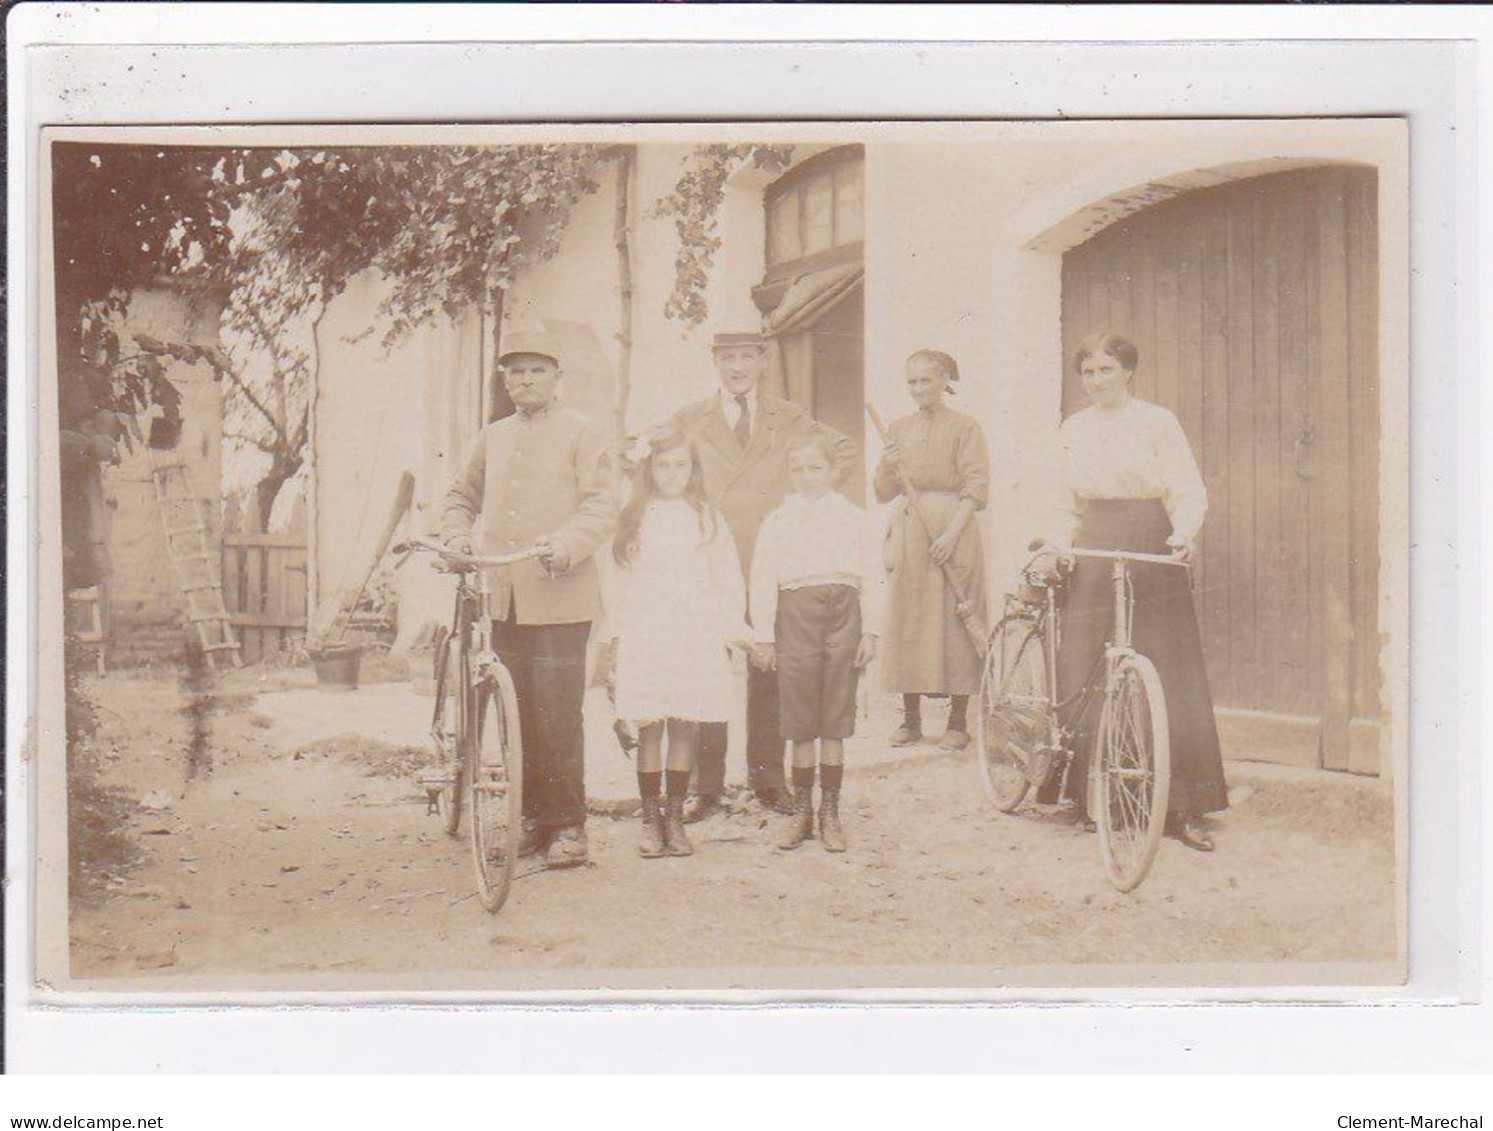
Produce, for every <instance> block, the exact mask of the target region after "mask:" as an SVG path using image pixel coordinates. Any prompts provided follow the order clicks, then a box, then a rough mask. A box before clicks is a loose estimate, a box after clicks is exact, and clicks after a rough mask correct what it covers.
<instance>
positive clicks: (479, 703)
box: [394, 538, 542, 912]
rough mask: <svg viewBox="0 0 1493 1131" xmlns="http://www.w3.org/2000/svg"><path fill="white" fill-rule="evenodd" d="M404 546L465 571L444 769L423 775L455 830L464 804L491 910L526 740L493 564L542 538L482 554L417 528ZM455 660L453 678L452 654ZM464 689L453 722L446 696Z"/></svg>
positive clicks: (445, 686)
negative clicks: (493, 610)
mask: <svg viewBox="0 0 1493 1131" xmlns="http://www.w3.org/2000/svg"><path fill="white" fill-rule="evenodd" d="M394 551H395V553H400V554H409V553H412V552H416V551H420V552H424V553H430V554H433V555H435V557H436V559H437V561H436V563H435V568H436V569H438V570H440V571H441V572H443V573H452V574H455V575H456V599H455V608H454V611H453V613H452V617H451V626H450V627H449V628H446V627H442V628H441V629H440V630H438V631H437V633H436V637H435V660H434V674H435V707H434V709H433V711H432V713H431V719H430V735H431V739H432V741H433V742H434V745H435V751H436V769H435V770H434V772H433V773H431V774H427V775H425V776H423V777H422V778H421V779H420V780H421V784H422V785H423V786H424V787H425V790H426V799H427V804H428V805H429V808H430V810H431V811H436V812H441V811H444V815H445V824H446V832H447V834H448V835H450V836H453V837H457V836H460V835H461V822H462V816H463V813H464V811H465V810H467V809H470V810H471V819H470V820H469V821H468V831H469V833H470V836H471V845H472V859H473V863H474V864H475V865H476V872H477V897H478V899H479V900H481V902H482V906H483V907H485V908H487V910H488V911H490V912H497V911H498V910H499V909H500V908H501V907H502V906H503V904H504V902H505V901H506V900H507V899H508V891H509V888H510V887H511V886H512V884H513V870H514V866H515V865H516V864H517V862H518V855H519V840H520V835H521V831H522V824H523V806H524V774H523V759H524V754H523V740H522V732H521V730H520V727H519V713H518V698H517V696H516V694H515V692H514V689H513V677H512V675H510V674H509V672H508V669H507V667H506V666H504V664H503V661H502V660H501V659H499V658H498V654H497V652H495V651H494V650H493V648H492V640H491V635H492V629H491V621H490V620H489V617H488V611H487V598H488V584H487V574H486V573H485V570H486V569H487V568H490V567H493V566H505V565H513V564H514V563H516V562H521V561H527V560H528V559H530V558H537V557H540V556H542V555H541V552H540V551H539V550H538V549H537V548H530V549H527V550H521V551H518V552H517V553H511V554H499V555H495V556H491V557H483V556H479V555H476V554H466V553H459V552H457V551H455V550H451V549H448V548H447V547H446V546H443V545H442V544H441V543H439V542H434V541H431V540H429V539H424V538H412V539H410V540H409V541H407V542H403V543H400V544H399V545H398V546H395V547H394ZM453 657H454V658H455V660H456V671H455V681H454V687H453V686H451V684H452V675H453V673H452V669H451V661H452V659H453ZM453 691H459V694H456V695H455V696H454V697H455V699H456V712H455V719H454V720H453V721H452V723H453V725H448V720H447V717H446V712H447V701H448V700H449V699H450V698H452V697H453Z"/></svg>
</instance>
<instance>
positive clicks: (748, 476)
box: [674, 332, 856, 821]
mask: <svg viewBox="0 0 1493 1131" xmlns="http://www.w3.org/2000/svg"><path fill="white" fill-rule="evenodd" d="M766 350H767V342H766V340H765V339H764V338H763V336H762V335H761V334H760V333H756V332H730V333H718V334H716V335H715V336H714V337H713V338H712V340H711V345H710V352H711V359H712V360H713V361H714V362H715V370H716V375H717V376H718V377H719V379H720V386H721V387H720V390H719V391H718V392H716V393H712V394H711V395H710V396H708V397H706V398H705V399H704V400H701V401H696V402H695V403H693V404H689V405H686V406H685V407H684V408H682V409H680V410H679V412H678V413H676V414H675V417H674V422H675V424H677V425H678V427H679V428H680V429H681V430H682V431H683V432H684V433H685V434H686V435H688V436H690V437H691V438H692V439H693V440H694V441H695V444H696V447H697V448H698V449H699V452H700V464H701V469H702V471H703V472H704V478H705V493H706V495H708V496H709V498H710V501H711V502H712V503H714V504H715V506H716V507H718V508H719V509H720V511H721V513H722V514H724V515H725V516H726V522H727V524H728V525H729V526H730V527H731V533H732V534H733V535H734V536H735V538H736V545H737V549H738V550H739V552H740V553H741V570H742V574H743V575H744V576H746V577H748V578H750V577H751V565H752V550H753V548H754V547H755V545H756V542H757V532H758V530H760V529H761V527H762V520H763V519H764V518H766V517H767V513H768V512H769V511H771V510H772V509H773V508H774V507H776V506H777V505H778V504H779V503H781V502H782V501H783V497H784V496H785V495H786V494H787V491H788V457H787V450H788V445H789V442H790V441H791V440H792V439H794V438H796V437H798V436H801V435H803V434H804V433H805V432H809V431H811V430H814V429H816V428H817V429H821V430H824V431H827V432H830V433H831V434H832V436H833V437H834V440H835V455H836V464H837V465H838V469H839V471H840V472H841V473H842V474H843V473H844V472H845V471H846V470H847V469H848V468H849V467H851V466H852V465H853V464H854V463H855V456H856V446H855V441H853V440H850V439H848V438H847V437H845V436H841V435H840V434H839V433H838V432H834V431H833V429H829V428H827V426H825V425H822V424H816V423H815V422H814V419H813V418H812V417H811V416H810V415H809V413H808V411H807V410H805V409H804V408H803V407H802V406H801V405H798V404H795V403H794V402H792V401H787V400H783V399H782V398H781V397H775V396H773V395H772V394H770V393H767V392H764V391H763V390H762V389H761V388H760V386H761V384H762V377H763V374H764V372H765V371H766ZM750 615H751V610H750V609H748V617H750ZM746 731H747V733H746V746H747V784H748V785H749V786H750V787H751V789H752V790H753V792H754V793H756V795H757V797H758V799H759V800H761V801H762V802H763V803H764V804H766V805H768V806H770V807H772V808H774V809H777V810H778V811H779V812H783V813H792V812H793V799H792V794H791V793H790V792H789V789H788V783H787V779H786V777H785V776H784V773H783V736H782V732H781V730H780V728H779V722H778V679H777V675H776V674H775V673H773V672H770V671H763V670H760V669H758V668H756V667H752V668H751V669H749V671H748V675H747V720H746ZM725 782H726V726H725V724H724V723H708V724H706V725H705V726H703V727H702V728H701V731H700V748H699V776H698V778H697V780H696V784H695V801H694V804H693V805H692V806H691V808H690V810H689V812H688V813H687V814H686V817H685V819H686V820H688V821H698V820H701V819H702V818H704V817H706V816H708V815H709V814H710V813H711V812H712V811H713V810H714V809H715V808H716V807H717V806H718V805H719V804H720V796H721V792H722V790H723V789H724V788H725Z"/></svg>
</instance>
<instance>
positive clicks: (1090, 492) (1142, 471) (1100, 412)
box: [1058, 397, 1208, 546]
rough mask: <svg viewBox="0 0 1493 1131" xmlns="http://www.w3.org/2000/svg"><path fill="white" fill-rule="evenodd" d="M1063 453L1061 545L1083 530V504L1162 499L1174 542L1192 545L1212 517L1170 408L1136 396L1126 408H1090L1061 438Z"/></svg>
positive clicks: (1073, 420) (1188, 448)
mask: <svg viewBox="0 0 1493 1131" xmlns="http://www.w3.org/2000/svg"><path fill="white" fill-rule="evenodd" d="M1058 438H1059V442H1060V444H1061V446H1062V452H1063V485H1064V492H1063V503H1062V508H1061V509H1062V512H1063V513H1062V516H1061V520H1060V521H1061V525H1062V529H1061V530H1060V531H1059V533H1060V534H1061V535H1063V537H1062V542H1063V544H1065V545H1066V544H1071V542H1072V540H1073V537H1074V536H1075V535H1076V534H1077V532H1078V522H1079V512H1080V507H1081V504H1082V502H1083V500H1085V499H1160V500H1161V502H1162V504H1163V505H1164V506H1165V507H1166V513H1167V517H1168V518H1170V519H1171V523H1172V541H1173V542H1174V543H1177V544H1181V545H1188V546H1190V545H1192V543H1193V542H1194V541H1195V540H1196V538H1197V535H1198V531H1199V530H1201V529H1202V526H1203V517H1204V516H1205V515H1206V514H1207V513H1208V489H1207V488H1206V487H1205V486H1204V485H1203V477H1202V475H1201V474H1200V473H1199V471H1198V465H1197V461H1196V460H1195V459H1194V458H1193V455H1192V446H1191V445H1190V444H1188V442H1187V435H1186V433H1184V432H1183V431H1182V425H1181V424H1180V423H1179V422H1178V421H1177V418H1176V417H1175V416H1173V415H1172V414H1171V412H1169V411H1168V410H1167V409H1164V408H1162V407H1161V406H1160V405H1158V404H1152V403H1151V402H1150V401H1143V400H1139V399H1137V398H1135V397H1131V398H1130V400H1129V401H1128V402H1126V404H1125V406H1124V407H1123V408H1119V409H1111V410H1106V409H1101V408H1100V407H1099V406H1098V405H1090V406H1089V407H1088V408H1086V409H1083V410H1082V411H1080V412H1076V413H1074V414H1073V415H1072V416H1070V417H1069V418H1068V419H1067V420H1065V421H1063V426H1062V428H1061V429H1060V430H1059V432H1058Z"/></svg>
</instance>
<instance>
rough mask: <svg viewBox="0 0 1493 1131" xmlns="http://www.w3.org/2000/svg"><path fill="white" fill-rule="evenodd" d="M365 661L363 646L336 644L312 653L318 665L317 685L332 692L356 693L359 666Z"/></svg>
mask: <svg viewBox="0 0 1493 1131" xmlns="http://www.w3.org/2000/svg"><path fill="white" fill-rule="evenodd" d="M362 659H363V646H362V645H361V644H334V645H332V646H330V647H327V648H318V649H317V650H316V651H314V652H312V653H311V662H312V663H313V664H315V665H316V683H317V686H318V687H325V688H327V689H328V690H330V691H356V690H357V688H358V665H359V664H360V663H361V661H362Z"/></svg>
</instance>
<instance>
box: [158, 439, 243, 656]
mask: <svg viewBox="0 0 1493 1131" xmlns="http://www.w3.org/2000/svg"><path fill="white" fill-rule="evenodd" d="M150 479H151V483H152V484H153V485H154V486H155V496H156V510H157V511H159V512H160V516H161V526H162V528H163V529H164V530H165V532H166V554H167V556H168V557H169V558H170V559H171V569H172V572H173V573H174V574H175V575H176V585H177V588H179V589H180V590H181V593H182V596H183V597H184V598H185V599H186V606H187V619H188V620H189V621H191V623H192V627H193V628H195V629H196V630H197V639H198V640H199V641H200V642H201V644H202V652H203V655H204V656H206V658H207V665H208V667H210V668H213V669H216V668H217V667H218V662H219V659H220V658H226V659H227V660H228V661H229V663H231V664H232V665H233V666H234V667H240V666H242V663H243V661H242V659H241V657H240V654H239V647H238V639H237V638H236V637H235V636H234V635H233V624H232V623H231V622H230V621H229V619H228V609H227V607H226V606H225V605H224V604H223V583H222V580H221V578H220V576H219V572H218V571H219V569H220V567H221V562H220V561H219V557H220V553H219V551H218V550H216V549H215V548H214V546H213V544H212V540H211V539H210V538H209V536H208V527H207V523H206V522H204V521H203V517H202V500H201V499H199V498H198V497H197V493H196V492H195V491H194V490H192V480H191V477H190V476H189V475H188V474H187V467H186V464H184V463H182V462H181V461H180V460H179V459H176V458H173V457H171V456H157V455H156V454H155V453H152V459H151V470H150Z"/></svg>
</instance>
